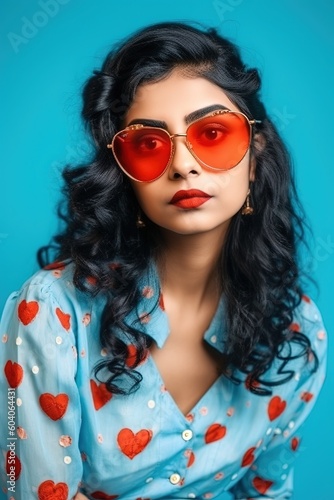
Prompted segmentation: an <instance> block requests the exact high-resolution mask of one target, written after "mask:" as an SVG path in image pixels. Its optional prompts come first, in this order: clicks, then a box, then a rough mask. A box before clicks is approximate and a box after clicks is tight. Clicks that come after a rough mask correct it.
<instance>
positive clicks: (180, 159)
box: [168, 134, 202, 179]
mask: <svg viewBox="0 0 334 500" xmlns="http://www.w3.org/2000/svg"><path fill="white" fill-rule="evenodd" d="M172 141H173V157H172V161H171V164H170V167H169V172H168V174H169V178H170V179H179V178H186V177H188V176H193V177H195V176H197V175H199V174H200V173H201V171H202V168H201V166H200V165H199V163H198V162H197V161H196V159H195V158H194V156H193V155H192V154H191V152H190V151H189V149H188V146H187V144H186V134H174V135H173V136H172Z"/></svg>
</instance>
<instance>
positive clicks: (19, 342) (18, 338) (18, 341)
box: [15, 337, 22, 345]
mask: <svg viewBox="0 0 334 500" xmlns="http://www.w3.org/2000/svg"><path fill="white" fill-rule="evenodd" d="M15 343H16V345H21V344H22V339H21V337H17V339H16V340H15Z"/></svg>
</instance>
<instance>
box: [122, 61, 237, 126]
mask: <svg viewBox="0 0 334 500" xmlns="http://www.w3.org/2000/svg"><path fill="white" fill-rule="evenodd" d="M213 104H221V105H223V106H225V107H227V108H228V109H231V110H232V111H239V109H238V107H237V106H236V105H235V104H234V103H233V102H232V101H231V100H230V99H229V98H228V96H227V95H226V93H225V92H224V91H223V89H221V88H220V87H218V86H217V85H215V84H214V83H212V82H209V81H208V80H206V79H205V78H201V77H189V76H185V75H183V74H182V73H180V72H179V71H177V70H175V71H173V72H172V73H171V74H170V75H169V76H168V77H167V78H164V79H163V80H160V81H159V82H155V83H147V84H143V85H141V86H140V87H138V89H137V92H136V94H135V97H134V100H133V102H132V104H131V106H130V107H129V109H128V112H127V113H126V116H125V122H126V124H128V123H130V122H131V121H132V120H134V119H136V118H149V119H152V120H163V121H165V122H166V123H167V124H170V125H171V126H173V124H174V123H175V125H178V124H180V123H181V122H182V123H184V122H185V117H186V116H187V115H189V114H190V113H192V112H194V111H196V110H197V109H201V108H205V107H207V106H211V105H213Z"/></svg>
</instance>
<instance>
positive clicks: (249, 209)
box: [241, 189, 254, 215]
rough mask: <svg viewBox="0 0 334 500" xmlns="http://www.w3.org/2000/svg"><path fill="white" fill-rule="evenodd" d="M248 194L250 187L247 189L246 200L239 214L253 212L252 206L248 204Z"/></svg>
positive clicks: (250, 213)
mask: <svg viewBox="0 0 334 500" xmlns="http://www.w3.org/2000/svg"><path fill="white" fill-rule="evenodd" d="M249 195H250V189H248V193H247V197H246V201H245V203H244V206H243V207H242V209H241V214H242V215H252V214H253V212H254V209H253V207H251V206H250V202H249Z"/></svg>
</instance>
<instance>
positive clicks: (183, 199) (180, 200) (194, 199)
mask: <svg viewBox="0 0 334 500" xmlns="http://www.w3.org/2000/svg"><path fill="white" fill-rule="evenodd" d="M210 198H212V197H211V196H210V195H209V194H207V193H204V192H203V191H200V190H199V189H188V190H187V191H185V190H181V191H177V192H176V193H175V194H174V196H173V198H172V199H171V200H170V202H169V203H170V204H171V205H176V206H177V207H180V208H188V209H189V208H197V207H200V206H201V205H203V203H205V202H206V201H208V200H210Z"/></svg>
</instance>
